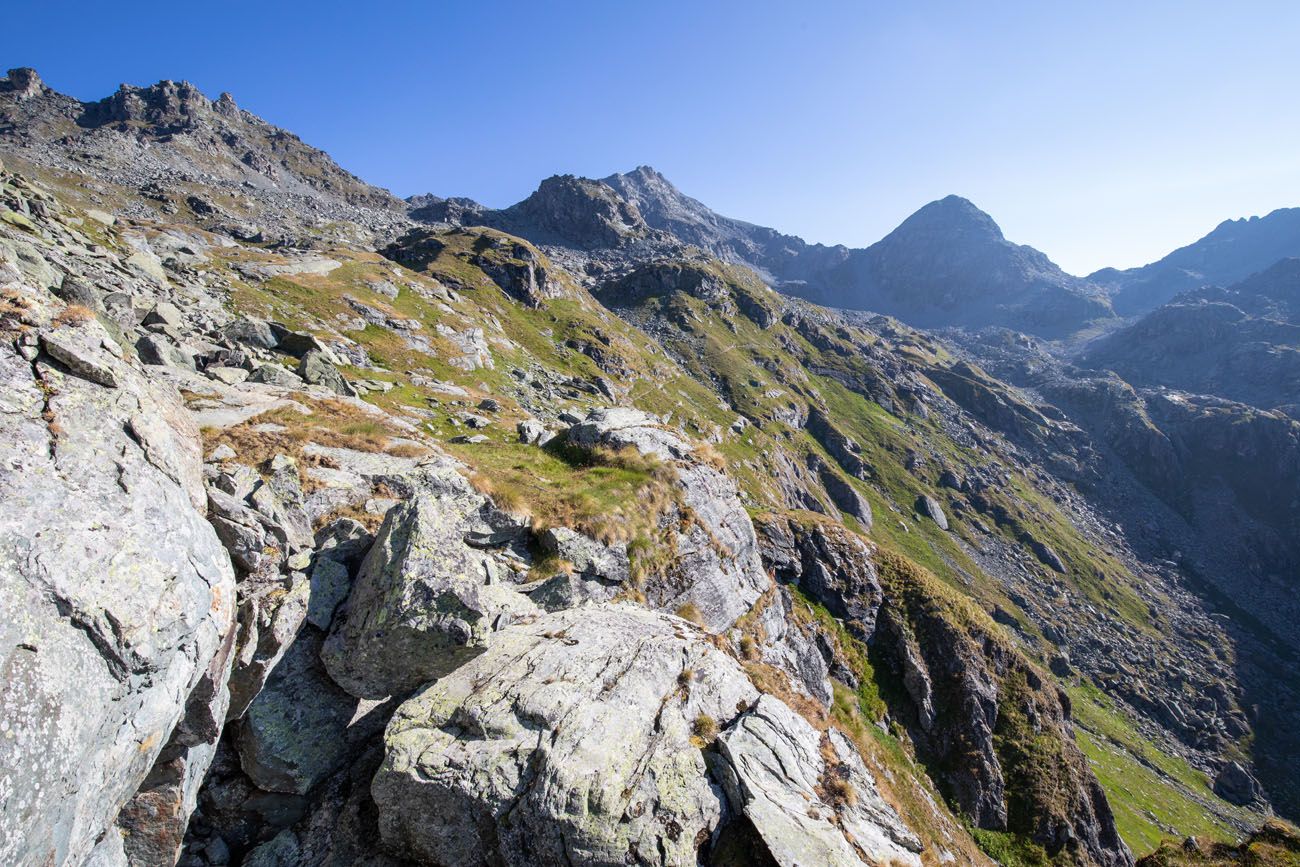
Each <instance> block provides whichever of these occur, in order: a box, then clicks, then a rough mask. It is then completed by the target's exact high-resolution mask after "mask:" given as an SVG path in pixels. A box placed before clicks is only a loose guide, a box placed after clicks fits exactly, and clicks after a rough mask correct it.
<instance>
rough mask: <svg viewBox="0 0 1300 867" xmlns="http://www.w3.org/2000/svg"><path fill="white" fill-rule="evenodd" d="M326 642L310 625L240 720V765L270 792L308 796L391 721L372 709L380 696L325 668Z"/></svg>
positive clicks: (321, 634)
mask: <svg viewBox="0 0 1300 867" xmlns="http://www.w3.org/2000/svg"><path fill="white" fill-rule="evenodd" d="M323 641H324V633H322V632H320V631H319V630H317V629H314V628H312V627H307V628H305V629H304V630H303V631H302V633H301V634H300V635H299V637H298V639H297V640H296V641H294V643H293V645H292V646H291V647H290V648H289V650H288V652H287V653H286V654H285V655H284V658H283V659H282V660H281V661H280V663H279V664H278V665H277V666H276V667H275V669H274V671H272V673H271V676H270V678H269V679H268V680H267V682H266V685H265V686H264V687H263V688H262V690H261V691H260V692H259V693H258V694H257V697H256V698H255V699H253V702H252V704H250V705H249V706H248V711H247V712H246V713H245V714H244V718H243V719H242V720H241V721H240V723H239V727H238V734H237V736H236V739H235V743H236V746H237V749H238V750H239V761H240V765H241V766H242V767H243V769H244V773H246V774H248V776H249V777H250V778H251V779H252V780H253V782H254V783H256V784H257V786H258V787H259V788H261V789H264V790H266V791H270V792H287V793H291V794H298V795H305V794H306V793H307V792H308V791H309V790H310V789H312V788H313V787H314V786H315V785H316V784H317V783H319V782H321V781H322V780H324V779H325V778H326V777H328V776H329V775H330V774H332V773H333V772H334V771H336V770H338V769H339V768H341V767H343V766H344V765H345V764H346V763H347V762H348V760H349V759H350V758H351V757H352V755H353V753H354V752H355V751H356V749H357V748H358V746H359V745H360V744H361V742H363V741H364V740H365V739H366V738H367V737H373V736H374V735H377V734H378V733H379V731H380V730H381V729H382V728H383V722H384V720H386V717H384V719H378V720H377V716H376V715H372V714H371V713H370V712H371V711H373V710H375V708H376V707H377V706H378V705H377V703H375V702H366V701H359V700H358V699H356V698H355V697H353V696H351V695H348V694H347V693H346V692H344V691H343V690H342V689H340V688H339V687H338V686H337V685H335V683H334V681H332V680H330V678H329V675H327V674H326V673H325V669H324V667H323V666H322V665H321V662H320V648H321V644H322V642H323ZM378 716H382V712H381V713H380V714H378ZM354 719H356V723H355V724H354V723H353V720H354Z"/></svg>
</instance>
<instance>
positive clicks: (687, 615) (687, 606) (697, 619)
mask: <svg viewBox="0 0 1300 867" xmlns="http://www.w3.org/2000/svg"><path fill="white" fill-rule="evenodd" d="M673 613H674V614H676V615H677V616H678V617H680V618H681V619H682V620H689V621H690V622H691V623H694V624H695V625H696V626H703V625H704V615H703V614H701V613H700V609H699V606H697V605H696V604H695V603H694V602H686V603H683V604H681V605H678V606H677V610H676V611H675V612H673Z"/></svg>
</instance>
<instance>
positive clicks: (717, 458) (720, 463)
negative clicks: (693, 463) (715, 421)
mask: <svg viewBox="0 0 1300 867" xmlns="http://www.w3.org/2000/svg"><path fill="white" fill-rule="evenodd" d="M695 457H696V459H697V460H698V461H699V462H700V463H702V464H706V465H708V466H710V467H713V468H714V469H715V470H717V471H718V472H720V473H721V472H726V469H727V459H726V458H725V457H723V456H722V452H720V451H718V450H717V449H716V448H714V447H713V444H712V443H700V444H699V446H698V447H696V449H695Z"/></svg>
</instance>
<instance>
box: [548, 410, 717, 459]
mask: <svg viewBox="0 0 1300 867" xmlns="http://www.w3.org/2000/svg"><path fill="white" fill-rule="evenodd" d="M567 436H568V440H569V442H571V443H573V444H574V445H576V446H579V447H581V448H587V449H594V448H596V447H597V446H604V447H606V448H610V449H613V450H615V451H618V450H619V449H624V448H634V449H636V450H637V451H638V452H640V453H641V454H643V455H652V456H654V457H656V458H659V459H660V460H664V461H671V460H679V459H683V458H687V457H689V456H690V455H692V454H693V453H694V451H695V447H694V446H692V445H691V444H690V443H689V442H687V441H686V440H685V439H684V438H683V437H681V436H679V435H678V434H675V433H672V432H671V431H667V430H664V429H663V428H662V427H660V426H659V422H658V421H657V420H656V419H655V418H653V417H652V416H650V415H648V414H646V413H644V412H642V411H641V410H638V409H629V408H627V407H621V406H616V407H606V408H601V409H593V410H591V411H590V412H589V413H587V417H586V418H585V419H583V420H582V421H580V422H578V423H577V424H575V425H573V426H572V427H570V428H569V431H568V434H567Z"/></svg>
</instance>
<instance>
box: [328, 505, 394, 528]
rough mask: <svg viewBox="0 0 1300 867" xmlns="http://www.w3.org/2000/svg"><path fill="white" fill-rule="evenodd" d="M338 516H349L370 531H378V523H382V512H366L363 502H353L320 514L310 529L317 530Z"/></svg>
mask: <svg viewBox="0 0 1300 867" xmlns="http://www.w3.org/2000/svg"><path fill="white" fill-rule="evenodd" d="M339 518H351V519H352V520H354V521H356V522H357V523H358V524H360V525H361V526H363V527H365V528H366V529H367V530H368V531H370V532H371V533H378V532H379V527H380V525H381V524H383V523H384V516H383V514H377V513H375V512H367V511H366V508H365V504H364V503H353V504H352V505H350V506H344V507H342V508H339V509H335V510H334V511H332V512H330V513H329V514H326V515H321V516H320V517H319V518H317V519H316V521H315V522H314V524H313V527H312V529H314V530H319V529H320V528H321V527H324V526H325V525H326V524H328V523H330V522H331V521H336V520H338V519H339Z"/></svg>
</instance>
